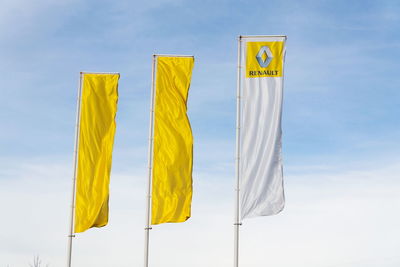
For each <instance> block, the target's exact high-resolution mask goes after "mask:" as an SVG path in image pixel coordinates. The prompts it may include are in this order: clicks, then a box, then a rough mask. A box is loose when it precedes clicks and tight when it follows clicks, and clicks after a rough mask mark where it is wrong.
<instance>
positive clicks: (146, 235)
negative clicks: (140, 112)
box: [144, 55, 157, 267]
mask: <svg viewBox="0 0 400 267" xmlns="http://www.w3.org/2000/svg"><path fill="white" fill-rule="evenodd" d="M156 61H157V55H153V64H152V71H151V93H150V94H151V96H150V127H149V151H148V157H149V162H148V166H149V169H148V178H147V195H146V225H145V228H144V231H145V232H144V267H148V266H149V235H150V230H151V229H152V228H151V223H150V218H151V182H152V176H153V142H154V104H155V103H154V102H155V95H156V94H155V72H156Z"/></svg>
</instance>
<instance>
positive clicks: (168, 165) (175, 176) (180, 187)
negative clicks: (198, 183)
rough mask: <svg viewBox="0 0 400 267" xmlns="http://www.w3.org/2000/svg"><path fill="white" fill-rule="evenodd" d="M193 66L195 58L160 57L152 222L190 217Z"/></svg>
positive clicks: (156, 92) (157, 70)
mask: <svg viewBox="0 0 400 267" xmlns="http://www.w3.org/2000/svg"><path fill="white" fill-rule="evenodd" d="M193 65H194V58H193V57H167V56H158V57H157V68H156V88H155V89H156V91H155V94H156V95H155V119H154V154H153V155H154V156H153V178H152V217H151V223H152V224H160V223H167V222H184V221H186V220H187V219H189V218H190V209H191V202H192V162H193V137H192V130H191V128H190V123H189V119H188V117H187V114H186V111H187V106H186V103H187V98H188V92H189V86H190V80H191V77H192V69H193Z"/></svg>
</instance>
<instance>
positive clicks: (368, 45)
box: [0, 0, 400, 267]
mask: <svg viewBox="0 0 400 267" xmlns="http://www.w3.org/2000/svg"><path fill="white" fill-rule="evenodd" d="M399 14H400V3H399V2H397V1H350V2H349V1H301V2H300V1H268V2H261V1H260V2H251V1H197V0H196V1H183V0H182V1H179V0H158V1H147V2H137V1H81V0H65V1H50V0H38V1H34V2H33V1H27V0H13V1H12V0H5V1H3V3H2V8H1V10H0V58H1V61H0V72H1V73H2V75H1V77H2V86H1V87H0V90H1V91H0V92H1V95H2V98H1V105H0V123H1V125H2V131H1V132H0V159H1V162H0V167H1V168H0V203H2V204H0V207H1V208H2V209H4V210H5V216H4V217H5V218H7V219H6V220H2V222H1V223H0V226H1V227H0V229H2V230H1V231H0V239H1V240H6V241H7V242H1V243H2V244H0V266H6V264H10V267H16V266H27V263H28V262H29V261H30V260H31V258H32V257H33V255H34V254H40V255H41V256H42V258H43V259H44V260H45V261H46V260H47V261H48V262H50V264H51V266H59V265H62V264H64V261H65V251H66V249H65V247H66V241H67V240H66V234H67V225H68V222H67V220H68V203H69V198H70V189H71V185H70V184H71V178H72V150H73V141H74V123H75V109H76V88H77V85H78V78H79V72H80V71H93V72H96V71H98V72H105V71H110V72H114V71H115V72H120V73H121V79H120V86H119V94H120V98H119V106H118V115H117V133H116V139H115V146H114V161H113V170H112V181H111V200H110V205H111V214H110V224H109V226H107V227H106V228H103V229H94V230H90V231H88V232H87V233H84V234H82V235H79V237H78V238H77V239H76V241H75V244H76V247H75V250H74V252H75V254H74V262H75V266H100V267H101V266H111V265H113V264H117V263H118V266H133V265H137V264H141V262H142V242H143V233H142V232H143V223H144V194H145V192H144V190H145V189H144V187H145V174H146V165H147V134H148V112H149V97H150V94H149V93H150V78H151V55H152V54H153V53H171V54H192V55H194V56H195V58H196V62H195V68H194V72H193V78H192V86H191V89H190V94H189V117H190V120H191V123H192V129H193V134H194V138H195V147H194V149H195V150H194V173H193V176H194V186H195V187H194V190H195V191H194V193H195V195H194V199H193V217H192V218H191V219H190V220H189V221H188V222H187V223H184V224H176V225H162V226H158V227H157V229H156V230H153V232H152V243H151V244H152V253H153V254H151V259H152V265H153V266H174V267H175V266H219V267H220V266H230V265H231V252H232V249H231V248H232V244H231V243H232V238H233V236H232V225H231V224H232V220H233V218H232V215H233V184H234V149H235V148H234V143H235V130H234V127H235V87H236V85H235V82H236V53H237V36H238V35H239V34H243V35H252V34H266V35H271V34H286V35H287V36H288V41H287V56H286V65H285V89H284V90H285V95H284V109H283V133H284V136H283V151H284V164H285V165H284V169H285V190H286V197H287V207H286V209H285V210H284V212H283V213H282V214H280V215H278V216H274V217H269V218H261V219H255V220H249V221H248V222H246V224H248V225H249V226H246V225H244V226H243V236H244V237H243V250H242V257H241V258H242V263H243V266H263V265H264V264H265V265H266V264H267V263H268V265H271V266H282V267H283V266H293V264H295V263H296V265H297V266H307V267H313V266H322V267H324V266H326V267H335V266H344V267H346V266H351V267H358V266H362V267H375V266H379V267H381V266H385V267H386V266H388V267H392V266H398V265H399V264H400V258H399V257H398V256H397V254H396V253H397V252H396V250H395V249H396V247H397V248H398V247H399V246H400V243H399V241H398V240H400V232H399V230H398V229H397V228H398V227H397V226H396V224H397V225H398V224H399V223H400V217H399V216H398V215H397V214H396V213H398V212H396V210H398V209H399V208H400V198H399V197H398V196H397V195H398V192H399V189H400V182H399V181H398V173H399V171H400V164H399V159H400V157H399V155H398V151H399V149H400V142H399V136H400V123H399V122H400V119H399V112H398V109H399V108H398V107H399V104H400V100H399V99H400V93H399V90H398V88H399V86H400V75H398V73H399V69H400V68H399V67H400V64H399V58H400V49H399V48H400V15H399ZM7 203H11V204H7ZM246 227H247V228H246ZM6 229H8V230H6ZM173 234H176V236H177V237H178V239H177V240H174V241H173V242H172V245H171V244H170V243H168V242H167V240H169V242H171V241H170V240H171V236H173ZM187 236H190V237H192V238H191V239H185V238H186V237H187ZM264 236H265V238H266V239H265V241H263V242H262V240H260V239H261V237H264ZM39 240H40V241H39ZM185 242H189V244H190V246H189V245H186V246H185V245H182V244H187V243H185ZM99 244H105V245H104V246H100V245H99ZM111 244H113V245H111ZM210 244H211V245H210ZM251 244H254V246H252V245H251ZM165 246H167V248H165ZM255 247H257V248H255ZM174 248H175V249H174ZM83 251H84V252H83ZM99 251H100V253H99ZM101 251H103V252H101ZM176 251H179V252H180V257H177V256H176V253H177V252H176ZM266 251H267V252H268V251H271V253H266ZM349 251H352V253H349ZM311 252H313V253H312V256H311V255H310V253H311ZM317 252H318V253H317ZM181 254H182V255H183V256H182V255H181ZM96 255H97V256H96ZM98 255H101V256H98ZM185 255H186V256H185ZM266 255H270V257H268V256H266ZM264 257H265V258H264ZM122 258H123V259H124V260H122ZM177 258H178V259H177Z"/></svg>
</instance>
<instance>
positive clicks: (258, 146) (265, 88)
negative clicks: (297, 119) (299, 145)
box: [239, 36, 286, 219]
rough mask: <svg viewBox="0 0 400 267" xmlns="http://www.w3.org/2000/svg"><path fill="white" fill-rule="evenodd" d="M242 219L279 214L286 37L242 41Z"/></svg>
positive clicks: (281, 190)
mask: <svg viewBox="0 0 400 267" xmlns="http://www.w3.org/2000/svg"><path fill="white" fill-rule="evenodd" d="M241 38H242V39H241V55H242V57H241V59H240V62H241V64H240V65H241V74H240V75H241V80H242V81H243V82H242V85H243V86H242V105H241V108H242V111H241V116H240V122H241V127H240V130H239V131H240V143H239V145H240V148H239V151H240V154H239V157H240V160H239V177H240V199H241V201H240V205H241V218H242V219H244V218H251V217H256V216H267V215H274V214H277V213H279V212H280V211H281V210H282V209H283V207H284V205H285V197H284V192H283V173H282V145H281V139H282V130H281V117H282V97H283V66H284V59H285V41H286V36H265V37H241Z"/></svg>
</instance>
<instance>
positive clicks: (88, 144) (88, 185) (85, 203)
mask: <svg viewBox="0 0 400 267" xmlns="http://www.w3.org/2000/svg"><path fill="white" fill-rule="evenodd" d="M82 79H83V81H82V100H81V116H80V131H79V149H78V174H77V184H76V210H75V233H81V232H84V231H86V230H87V229H89V228H92V227H102V226H105V225H106V224H107V222H108V196H109V189H108V188H109V184H110V171H111V158H112V149H113V144H114V134H115V128H116V124H115V115H116V112H117V101H118V79H119V74H83V78H82Z"/></svg>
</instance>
